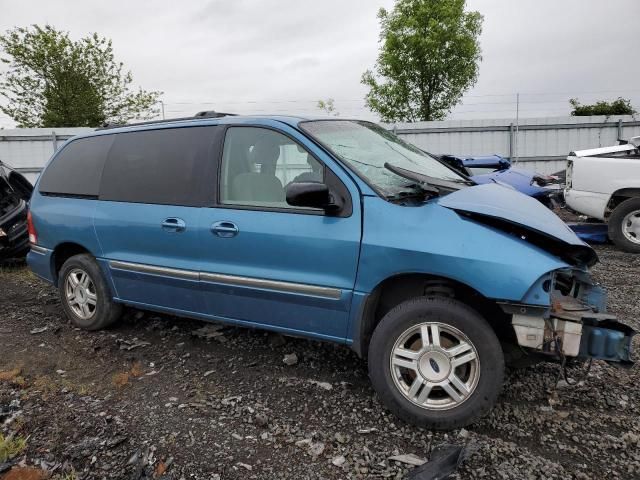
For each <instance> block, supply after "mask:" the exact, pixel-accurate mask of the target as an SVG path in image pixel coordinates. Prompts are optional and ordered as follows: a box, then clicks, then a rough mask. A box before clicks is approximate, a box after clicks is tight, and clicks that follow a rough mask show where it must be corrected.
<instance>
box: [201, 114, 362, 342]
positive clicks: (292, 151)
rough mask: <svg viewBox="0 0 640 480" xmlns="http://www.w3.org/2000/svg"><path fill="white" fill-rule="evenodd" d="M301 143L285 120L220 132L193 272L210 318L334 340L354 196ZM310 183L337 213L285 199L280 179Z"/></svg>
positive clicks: (349, 271)
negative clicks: (213, 195)
mask: <svg viewBox="0 0 640 480" xmlns="http://www.w3.org/2000/svg"><path fill="white" fill-rule="evenodd" d="M309 143H310V142H309ZM309 143H307V141H306V140H305V138H304V137H302V136H301V135H300V134H299V133H298V132H296V131H295V130H294V129H292V128H290V127H284V126H283V127H282V130H280V131H278V130H275V129H272V128H267V127H266V126H264V127H259V126H231V127H229V128H228V129H227V131H226V135H225V140H224V148H223V154H222V159H221V162H222V164H221V165H220V168H219V175H218V177H219V178H218V185H217V191H218V195H217V201H216V203H215V205H213V206H212V207H210V208H204V209H203V211H202V217H201V219H202V221H201V223H200V234H201V243H202V249H203V250H202V251H203V253H202V255H203V261H202V267H201V274H200V278H201V282H202V287H203V292H204V299H205V302H206V307H207V309H208V312H209V313H210V314H211V315H213V316H215V317H218V318H222V319H226V320H233V321H236V322H238V323H241V324H253V325H257V326H262V327H265V328H273V329H277V330H280V331H283V332H285V333H292V334H295V333H301V334H306V335H311V336H316V337H319V338H326V339H331V340H343V339H344V338H345V336H346V332H347V323H348V318H349V308H350V304H351V296H352V292H353V288H354V283H355V277H356V269H357V264H358V255H359V250H360V238H361V219H360V207H359V198H358V194H357V189H356V187H355V185H353V184H352V183H351V182H350V181H349V180H348V177H345V174H344V172H341V171H338V174H339V175H341V176H342V180H341V179H340V178H339V176H338V175H336V173H334V172H333V171H331V170H330V169H329V166H328V165H327V163H325V162H328V163H330V162H333V160H332V159H330V158H327V156H326V154H324V152H322V150H320V149H318V148H317V147H316V146H314V145H313V144H309ZM305 144H306V145H305ZM334 168H335V165H334ZM343 180H346V181H343ZM310 181H317V182H325V183H327V184H329V185H330V186H331V188H332V190H333V191H335V193H336V194H339V195H341V196H342V197H343V198H344V199H345V204H346V206H345V208H343V210H342V212H340V213H339V214H338V215H334V216H329V215H326V214H325V212H324V211H322V210H317V209H305V208H300V207H292V206H290V205H288V204H287V202H286V200H285V189H286V186H287V185H288V184H289V183H291V182H310ZM347 185H349V187H347Z"/></svg>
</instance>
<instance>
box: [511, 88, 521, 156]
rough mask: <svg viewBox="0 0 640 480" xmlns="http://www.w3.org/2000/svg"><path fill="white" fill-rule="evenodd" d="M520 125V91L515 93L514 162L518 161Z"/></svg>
mask: <svg viewBox="0 0 640 480" xmlns="http://www.w3.org/2000/svg"><path fill="white" fill-rule="evenodd" d="M519 126H520V93H516V149H515V150H516V152H515V159H514V161H513V163H514V164H516V163H518V129H519Z"/></svg>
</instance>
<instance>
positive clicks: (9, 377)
mask: <svg viewBox="0 0 640 480" xmlns="http://www.w3.org/2000/svg"><path fill="white" fill-rule="evenodd" d="M21 371H22V370H21V369H20V368H19V367H16V368H14V369H13V370H3V371H0V382H7V383H8V384H10V385H13V386H14V387H23V386H24V384H25V383H26V382H25V379H24V377H22V376H20V373H21Z"/></svg>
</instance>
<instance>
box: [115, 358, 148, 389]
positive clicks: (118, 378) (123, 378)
mask: <svg viewBox="0 0 640 480" xmlns="http://www.w3.org/2000/svg"><path fill="white" fill-rule="evenodd" d="M142 375H144V371H143V370H142V364H141V363H140V362H135V363H134V364H133V365H132V366H131V368H130V369H129V371H128V372H119V373H114V374H113V376H112V377H111V383H112V384H113V386H114V387H116V388H122V387H124V386H125V385H128V384H129V380H131V378H138V377H141V376H142Z"/></svg>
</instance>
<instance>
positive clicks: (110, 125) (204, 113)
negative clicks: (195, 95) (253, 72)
mask: <svg viewBox="0 0 640 480" xmlns="http://www.w3.org/2000/svg"><path fill="white" fill-rule="evenodd" d="M236 115H237V113H223V112H216V111H213V110H205V111H202V112H198V113H196V114H195V115H194V116H193V117H179V118H167V119H163V120H148V121H146V122H136V123H106V124H104V125H103V126H101V127H98V128H96V130H109V129H111V128H120V127H137V126H138V125H155V124H158V123H169V122H179V121H182V120H195V119H198V118H222V117H234V116H236Z"/></svg>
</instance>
